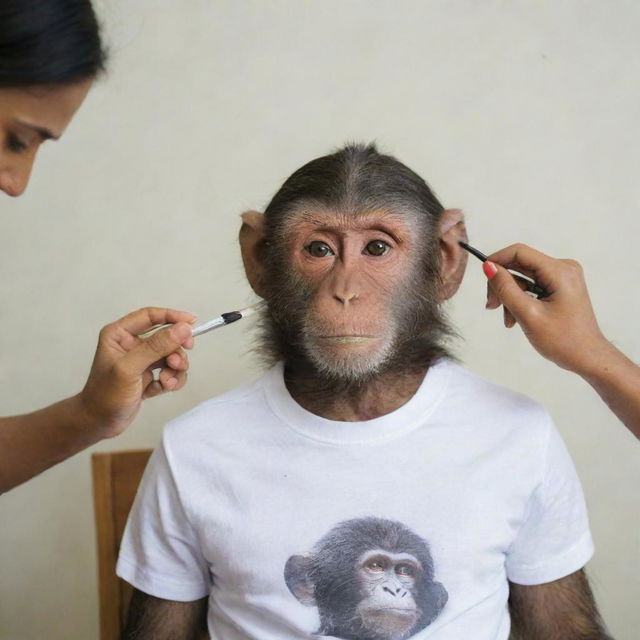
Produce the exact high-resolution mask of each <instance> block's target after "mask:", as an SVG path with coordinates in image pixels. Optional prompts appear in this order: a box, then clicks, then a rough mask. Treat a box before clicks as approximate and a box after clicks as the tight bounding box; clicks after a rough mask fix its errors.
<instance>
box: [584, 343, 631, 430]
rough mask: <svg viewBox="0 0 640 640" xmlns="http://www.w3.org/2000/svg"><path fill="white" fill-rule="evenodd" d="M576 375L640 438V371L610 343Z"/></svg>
mask: <svg viewBox="0 0 640 640" xmlns="http://www.w3.org/2000/svg"><path fill="white" fill-rule="evenodd" d="M576 373H578V374H579V375H581V376H582V377H583V378H584V379H585V380H586V381H587V382H588V383H589V384H590V385H591V386H592V387H593V388H594V389H595V390H596V391H597V392H598V394H599V395H600V397H601V398H602V399H603V400H604V402H606V404H607V405H608V407H609V408H610V409H611V411H613V412H614V413H615V414H616V416H618V418H619V419H620V420H621V421H622V422H623V423H624V424H625V425H626V427H627V428H628V429H629V430H630V431H631V432H632V433H633V434H634V435H635V436H636V437H637V438H640V367H638V365H636V364H635V363H634V362H632V361H631V360H630V359H629V358H627V357H626V356H625V355H624V354H623V353H622V352H621V351H619V350H618V349H616V348H615V347H614V346H613V345H612V344H611V343H610V342H606V343H603V344H602V345H601V347H600V349H599V350H597V351H596V353H594V354H593V358H592V359H591V360H590V361H589V362H588V363H587V364H586V365H585V366H584V367H583V368H582V369H579V370H577V371H576Z"/></svg>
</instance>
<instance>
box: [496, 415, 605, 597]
mask: <svg viewBox="0 0 640 640" xmlns="http://www.w3.org/2000/svg"><path fill="white" fill-rule="evenodd" d="M547 419H548V421H549V429H548V431H547V433H548V440H547V445H546V453H545V458H544V462H543V470H544V471H543V475H542V479H541V482H540V483H539V485H538V486H537V488H536V490H535V491H534V493H533V495H532V496H531V498H530V500H529V504H528V505H527V514H526V516H525V520H524V522H523V524H522V525H521V527H520V530H519V531H518V533H517V536H516V539H515V540H514V542H513V544H512V545H511V547H510V548H509V551H508V553H507V558H506V569H507V576H508V578H509V580H510V581H511V582H515V583H517V584H522V585H533V584H543V583H545V582H551V581H553V580H558V579H560V578H563V577H565V576H567V575H569V574H571V573H573V572H575V571H578V570H579V569H581V568H582V567H584V565H585V564H586V563H587V562H588V560H589V559H590V558H591V556H592V555H593V541H592V538H591V533H590V531H589V521H588V517H587V509H586V505H585V500H584V495H583V493H582V487H581V485H580V480H579V479H578V474H577V473H576V470H575V467H574V465H573V462H572V460H571V457H570V456H569V452H568V451H567V448H566V446H565V444H564V442H563V441H562V438H561V437H560V434H559V433H558V431H557V430H556V428H555V427H554V426H553V424H551V420H550V419H549V418H547Z"/></svg>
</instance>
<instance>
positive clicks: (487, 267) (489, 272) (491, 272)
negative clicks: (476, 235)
mask: <svg viewBox="0 0 640 640" xmlns="http://www.w3.org/2000/svg"><path fill="white" fill-rule="evenodd" d="M482 270H483V271H484V275H485V276H487V278H489V280H492V279H493V277H494V276H495V275H496V273H498V267H496V265H495V264H493V262H489V260H485V261H484V262H483V263H482Z"/></svg>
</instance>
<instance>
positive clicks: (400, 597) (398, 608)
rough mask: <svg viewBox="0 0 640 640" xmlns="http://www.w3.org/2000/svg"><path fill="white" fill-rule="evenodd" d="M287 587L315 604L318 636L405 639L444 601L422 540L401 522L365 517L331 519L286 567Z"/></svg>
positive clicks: (435, 613) (349, 639) (346, 639)
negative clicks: (310, 545)
mask: <svg viewBox="0 0 640 640" xmlns="http://www.w3.org/2000/svg"><path fill="white" fill-rule="evenodd" d="M284 575H285V582H286V584H287V587H289V590H290V591H291V593H293V595H294V596H296V598H297V599H298V600H299V601H300V602H301V603H302V604H305V605H307V606H317V607H318V612H319V614H320V629H319V630H318V631H317V633H318V634H322V635H325V636H331V637H335V638H341V639H344V640H403V639H404V638H409V637H410V636H412V635H414V634H415V633H417V632H418V631H420V630H422V629H424V628H425V627H427V626H428V625H429V624H430V623H431V622H432V621H433V620H434V619H435V618H436V617H437V616H438V614H439V613H440V611H441V610H442V609H443V607H444V606H445V604H446V602H447V597H448V596H447V592H446V590H445V588H444V587H443V585H442V584H440V583H439V582H436V581H435V579H434V569H433V560H432V558H431V553H430V551H429V547H428V545H427V543H426V542H425V541H424V540H422V539H421V538H420V537H419V536H417V535H416V534H415V533H413V532H412V531H411V530H410V529H408V528H407V527H406V526H405V525H403V524H402V523H400V522H394V521H391V520H383V519H382V518H376V517H366V518H358V519H353V520H347V521H344V522H341V523H339V524H338V525H336V526H335V527H334V528H333V529H331V531H330V532H329V533H328V534H326V535H325V536H324V537H323V538H322V539H321V540H320V541H319V542H318V543H317V544H316V546H315V548H314V550H313V552H312V553H311V554H308V555H293V556H291V557H290V558H289V560H288V561H287V563H286V565H285V570H284Z"/></svg>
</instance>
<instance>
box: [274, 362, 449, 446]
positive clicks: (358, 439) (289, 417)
mask: <svg viewBox="0 0 640 640" xmlns="http://www.w3.org/2000/svg"><path fill="white" fill-rule="evenodd" d="M453 366H454V364H453V363H452V362H451V361H450V360H448V359H447V358H441V359H440V360H438V361H436V362H435V363H434V364H432V365H431V367H429V370H428V371H427V374H426V375H425V377H424V379H423V381H422V383H421V384H420V387H418V390H417V391H416V393H415V394H414V395H413V396H412V397H411V398H410V399H409V400H408V401H407V402H406V403H405V404H403V405H402V406H401V407H399V408H398V409H396V410H395V411H392V412H391V413H388V414H386V415H384V416H380V417H379V418H374V419H373V420H366V421H363V422H340V421H336V420H327V419H326V418H322V417H320V416H317V415H315V414H314V413H311V412H310V411H307V410H306V409H304V408H303V407H301V406H300V405H299V404H298V403H297V402H296V401H295V400H294V399H293V397H292V396H291V394H290V393H289V390H288V389H287V386H286V384H285V382H284V365H283V363H281V362H280V363H278V364H277V365H276V366H274V367H273V368H272V369H271V370H270V371H268V372H267V373H266V374H265V376H264V378H263V381H264V392H265V396H266V399H267V402H268V404H269V406H270V407H271V409H272V410H273V411H274V413H275V414H276V415H277V416H278V417H280V418H281V419H282V420H283V421H284V422H285V423H286V424H287V425H288V426H289V427H290V428H292V429H293V430H294V431H297V432H298V433H299V434H301V435H304V436H306V437H308V438H311V439H313V440H318V441H321V442H326V443H330V444H362V443H375V442H381V441H384V440H391V439H395V438H399V437H401V436H403V435H405V434H406V433H409V432H410V431H413V430H414V429H416V428H417V427H419V426H420V425H422V424H424V423H425V422H426V421H427V420H428V419H429V417H430V416H431V414H432V413H433V411H434V410H435V408H436V406H437V405H438V404H439V402H440V401H441V399H442V398H443V397H444V394H445V391H446V387H447V382H448V379H449V375H450V372H451V368H452V367H453Z"/></svg>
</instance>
